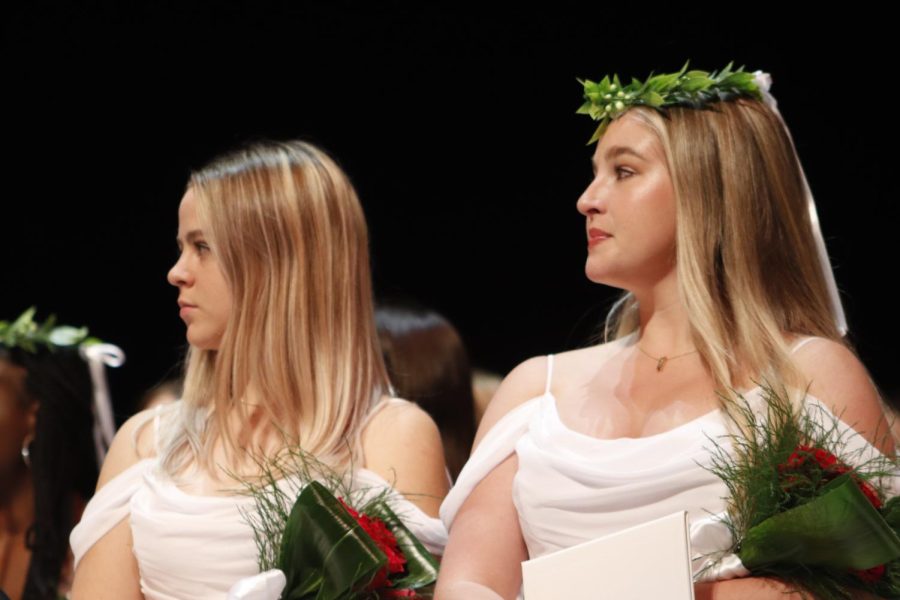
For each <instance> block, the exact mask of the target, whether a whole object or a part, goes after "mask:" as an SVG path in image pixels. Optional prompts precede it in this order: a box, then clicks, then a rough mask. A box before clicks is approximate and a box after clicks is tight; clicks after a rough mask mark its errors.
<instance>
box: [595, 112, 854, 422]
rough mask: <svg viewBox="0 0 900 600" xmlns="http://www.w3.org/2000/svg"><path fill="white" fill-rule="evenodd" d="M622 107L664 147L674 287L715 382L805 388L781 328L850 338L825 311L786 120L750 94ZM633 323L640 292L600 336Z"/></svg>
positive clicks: (618, 307)
mask: <svg viewBox="0 0 900 600" xmlns="http://www.w3.org/2000/svg"><path fill="white" fill-rule="evenodd" d="M628 114H633V115H634V116H636V117H638V118H639V119H640V120H641V121H642V122H643V123H644V124H646V125H647V126H648V127H649V128H650V129H651V130H652V131H653V132H654V133H655V134H656V136H657V137H658V138H659V140H660V142H661V144H662V147H663V150H664V151H665V155H666V159H667V162H668V168H669V173H670V175H671V178H672V184H673V188H674V192H675V203H676V227H677V233H676V257H677V258H676V260H677V265H678V286H679V293H680V295H681V298H682V301H683V302H684V305H685V308H686V310H687V313H688V318H689V321H690V324H691V328H692V333H693V338H694V339H693V341H694V344H695V346H696V348H697V349H698V351H699V353H700V356H701V357H702V359H703V360H704V362H705V364H706V366H707V368H708V369H709V371H710V373H711V375H712V377H713V378H714V381H715V383H716V386H717V388H719V391H720V392H721V393H722V394H724V395H725V396H726V397H729V398H733V393H732V392H733V391H734V390H736V389H742V388H744V387H746V386H747V384H748V383H749V382H750V381H751V380H756V381H761V380H763V379H766V380H770V381H772V382H779V383H783V384H784V385H785V386H787V387H788V388H792V389H797V390H802V389H805V387H806V385H807V383H808V382H806V381H804V380H803V378H802V376H801V374H800V372H799V370H798V369H797V367H796V366H795V365H794V363H793V361H792V360H791V358H790V349H789V347H788V345H787V343H786V341H785V339H784V336H783V332H790V333H794V334H801V335H811V336H819V337H824V338H828V339H831V340H835V341H838V342H840V343H843V344H845V345H848V344H847V342H846V341H845V340H844V339H843V338H842V336H841V333H840V332H839V331H838V328H837V325H836V324H835V321H834V317H833V316H832V312H831V304H830V299H829V296H828V291H827V288H826V283H825V278H824V275H823V273H822V270H821V266H820V263H819V259H818V255H817V252H816V246H815V242H814V238H813V230H812V224H811V222H810V217H809V212H808V207H807V202H806V196H805V189H804V184H803V177H802V174H801V171H800V165H799V164H798V161H797V157H796V153H795V151H794V147H793V144H792V142H791V140H790V137H789V135H788V133H787V131H786V130H785V127H784V124H783V123H782V121H781V119H780V118H779V117H778V115H776V114H775V113H774V112H773V111H772V110H771V109H770V108H769V107H767V106H766V105H765V104H764V103H762V102H759V101H756V100H748V99H739V100H734V101H726V102H718V103H715V104H713V105H711V106H710V107H709V108H708V109H694V108H686V107H672V108H668V109H667V112H666V115H665V117H662V116H660V115H659V114H658V113H656V112H655V111H652V110H650V109H644V108H635V109H632V110H630V111H629V112H628ZM638 326H639V323H638V311H637V301H636V299H635V297H634V295H633V294H631V293H630V292H626V293H625V294H623V295H622V296H621V297H620V298H619V300H618V301H617V302H616V303H615V304H614V305H613V307H612V309H611V310H610V313H609V315H608V318H607V327H606V332H605V333H606V337H607V339H616V338H619V337H622V336H625V335H628V334H630V333H632V332H634V331H635V330H637V328H638ZM848 347H849V345H848ZM726 404H727V403H726ZM726 408H727V406H726Z"/></svg>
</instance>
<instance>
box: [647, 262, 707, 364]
mask: <svg viewBox="0 0 900 600" xmlns="http://www.w3.org/2000/svg"><path fill="white" fill-rule="evenodd" d="M634 295H635V298H636V299H637V302H638V311H639V312H638V314H639V320H640V325H639V331H638V336H639V339H640V344H641V348H642V349H643V350H644V351H646V352H647V353H649V354H653V355H659V356H662V355H670V356H671V355H674V354H679V353H683V352H690V351H692V350H694V340H693V336H692V334H691V324H690V320H689V319H688V314H687V310H686V309H685V307H684V304H683V303H682V302H681V297H680V295H679V293H678V282H677V279H676V278H675V277H674V276H673V277H669V278H666V279H665V280H663V281H661V282H659V283H658V284H657V285H656V286H654V287H653V288H651V289H650V290H647V291H643V292H634Z"/></svg>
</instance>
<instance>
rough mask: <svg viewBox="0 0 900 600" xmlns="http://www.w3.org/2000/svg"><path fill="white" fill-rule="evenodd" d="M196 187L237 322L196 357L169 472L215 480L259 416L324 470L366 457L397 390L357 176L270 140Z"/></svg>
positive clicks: (230, 159)
mask: <svg viewBox="0 0 900 600" xmlns="http://www.w3.org/2000/svg"><path fill="white" fill-rule="evenodd" d="M188 188H189V189H190V190H192V192H193V194H194V195H195V197H196V201H197V207H198V209H197V210H198V217H199V220H200V223H201V226H202V228H203V231H204V233H205V235H206V236H207V238H208V241H209V243H210V245H211V248H212V251H213V253H214V254H215V255H216V257H217V260H218V263H219V266H220V268H221V270H222V272H223V275H224V277H225V279H226V281H227V283H228V285H229V288H230V291H231V295H232V312H231V316H230V318H229V321H228V323H227V325H226V327H225V331H224V334H223V336H222V341H221V344H220V345H219V348H218V349H217V350H201V349H198V348H191V349H190V350H189V351H188V356H187V360H186V373H185V383H184V395H183V396H184V398H183V400H184V401H183V402H182V403H180V404H181V406H180V407H179V408H177V409H176V410H174V411H173V412H172V413H171V414H172V418H171V421H170V422H169V423H168V425H169V426H168V427H167V428H166V430H165V432H164V436H163V439H162V447H161V451H160V453H161V458H162V461H161V462H162V466H163V470H164V471H165V472H167V473H168V474H170V475H175V474H177V473H179V472H180V471H182V470H183V469H184V468H185V467H187V466H188V465H190V464H191V463H192V462H194V461H195V462H196V464H198V465H199V466H201V467H202V468H204V469H205V470H207V471H208V472H210V473H213V474H215V470H214V464H213V460H212V455H213V452H212V450H213V447H214V445H215V444H216V443H217V442H218V441H223V442H225V445H226V448H227V449H230V450H232V451H233V450H235V449H237V448H238V447H239V444H238V440H236V439H235V435H234V433H233V432H232V428H230V427H229V426H228V422H227V420H228V418H229V416H231V417H234V416H237V417H238V418H239V419H240V422H241V423H248V422H249V419H250V418H251V415H250V411H249V410H248V408H247V406H248V404H252V405H254V406H256V407H257V409H258V410H260V411H261V413H262V423H263V424H267V425H268V426H270V427H273V428H274V429H276V430H278V431H279V432H280V433H281V434H283V435H284V436H285V443H296V444H298V445H299V446H300V447H301V448H302V449H303V450H304V451H306V452H308V453H311V454H313V455H315V457H316V458H317V459H318V460H320V461H324V462H326V463H329V464H333V465H336V466H338V465H346V464H348V463H349V462H351V461H354V460H356V459H358V455H359V453H360V449H359V439H360V434H361V431H362V428H363V426H364V424H365V419H366V417H367V416H368V415H369V414H370V413H371V412H372V411H373V408H374V407H375V405H376V404H377V403H378V402H379V400H380V399H381V398H382V395H383V394H384V393H385V392H386V391H387V390H388V389H389V384H388V379H387V375H386V370H385V366H384V362H383V360H382V355H381V351H380V349H379V346H378V338H377V334H376V330H375V322H374V316H373V307H372V304H373V302H372V284H371V274H370V270H369V269H370V265H369V250H368V233H367V228H366V222H365V217H364V215H363V211H362V207H361V206H360V203H359V200H358V198H357V195H356V192H355V191H354V189H353V186H352V185H351V183H350V181H349V179H348V178H347V176H346V174H344V172H343V171H342V170H341V169H340V168H339V167H338V166H337V164H335V162H334V161H333V160H332V159H331V158H329V157H328V156H327V155H326V154H325V153H324V152H323V151H321V150H319V149H318V148H316V147H315V146H313V145H311V144H308V143H305V142H299V141H293V142H284V143H276V142H267V143H257V144H254V145H252V146H249V147H247V148H244V149H241V150H238V151H236V152H233V153H231V154H227V155H225V156H223V157H221V158H218V159H216V160H214V161H212V162H211V163H210V164H209V165H207V166H206V167H204V168H202V169H200V170H199V171H197V172H195V173H193V174H192V176H191V178H190V182H189V184H188ZM257 417H258V415H257ZM232 456H234V455H232Z"/></svg>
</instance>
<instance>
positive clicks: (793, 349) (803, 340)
mask: <svg viewBox="0 0 900 600" xmlns="http://www.w3.org/2000/svg"><path fill="white" fill-rule="evenodd" d="M814 339H816V338H815V336H808V337H804V338H801V339H800V340H799V341H797V342H794V345H793V346H791V354H794V353H795V352H797V350H799V349H800V348H802V347H803V346H805V345H806V344H808V343H810V342H811V341H813V340H814Z"/></svg>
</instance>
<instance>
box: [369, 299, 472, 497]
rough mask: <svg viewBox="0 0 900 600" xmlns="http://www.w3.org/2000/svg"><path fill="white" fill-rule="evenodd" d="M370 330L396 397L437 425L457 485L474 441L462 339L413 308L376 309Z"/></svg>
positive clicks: (469, 375) (442, 322) (423, 310)
mask: <svg viewBox="0 0 900 600" xmlns="http://www.w3.org/2000/svg"><path fill="white" fill-rule="evenodd" d="M375 324H376V326H377V327H378V337H379V339H380V341H381V348H382V351H383V352H384V362H385V364H386V365H387V369H388V375H389V377H390V380H391V383H392V384H393V386H394V388H395V390H394V391H395V394H396V395H397V396H399V397H400V398H405V399H406V400H411V401H413V402H415V403H417V404H418V405H419V406H421V407H422V408H423V409H424V410H425V411H426V412H427V413H428V414H429V415H431V418H432V419H434V421H435V423H437V426H438V429H440V431H441V439H442V441H443V444H444V457H445V459H446V461H447V468H448V470H449V471H450V476H451V477H452V478H453V479H454V480H456V477H457V475H459V472H460V470H462V467H463V465H464V464H465V463H466V460H467V459H468V458H469V451H470V449H471V448H472V441H473V439H474V438H475V399H474V397H473V393H472V369H471V367H470V365H469V356H468V354H467V353H466V348H465V346H464V345H463V341H462V338H461V337H460V335H459V333H458V332H457V331H456V329H455V328H454V327H453V325H451V324H450V322H449V321H447V319H445V318H444V317H443V316H441V315H440V314H438V313H437V312H435V311H433V310H429V309H426V308H420V307H414V306H404V305H400V304H384V305H379V307H378V308H377V309H376V311H375Z"/></svg>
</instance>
